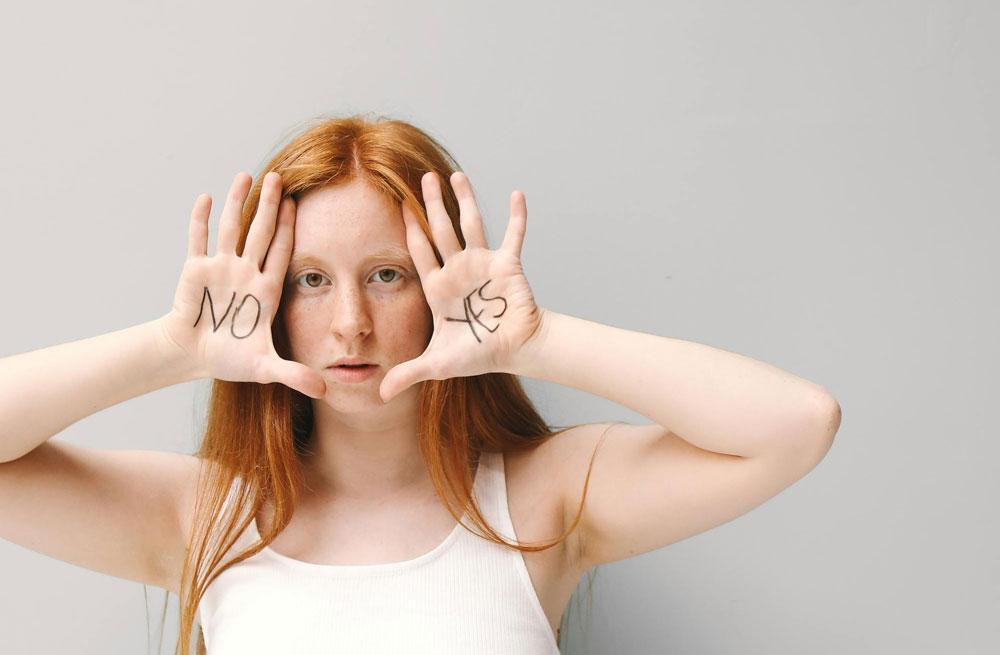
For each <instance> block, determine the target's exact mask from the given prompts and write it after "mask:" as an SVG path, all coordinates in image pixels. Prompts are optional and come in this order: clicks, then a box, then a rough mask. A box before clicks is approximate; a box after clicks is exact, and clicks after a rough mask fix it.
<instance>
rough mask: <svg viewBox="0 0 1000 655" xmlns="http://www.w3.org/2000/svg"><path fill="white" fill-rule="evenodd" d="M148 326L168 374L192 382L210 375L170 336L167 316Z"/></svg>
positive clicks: (178, 379)
mask: <svg viewBox="0 0 1000 655" xmlns="http://www.w3.org/2000/svg"><path fill="white" fill-rule="evenodd" d="M147 327H148V328H149V330H150V332H151V334H152V337H153V341H154V343H155V344H156V350H157V353H158V354H159V356H160V360H161V361H162V362H163V367H164V370H165V371H167V375H168V376H169V377H170V378H171V379H172V380H176V381H177V382H191V381H193V380H199V379H201V378H204V377H208V376H207V375H206V374H205V373H203V372H202V371H201V370H200V369H199V367H198V366H197V363H196V362H195V360H194V357H193V356H192V355H191V354H190V353H188V352H187V351H186V350H184V348H182V347H181V345H180V344H179V343H177V342H176V341H175V340H174V339H173V337H171V336H170V331H169V330H168V329H167V325H166V317H165V316H161V317H160V318H158V319H156V320H153V321H150V322H149V323H147Z"/></svg>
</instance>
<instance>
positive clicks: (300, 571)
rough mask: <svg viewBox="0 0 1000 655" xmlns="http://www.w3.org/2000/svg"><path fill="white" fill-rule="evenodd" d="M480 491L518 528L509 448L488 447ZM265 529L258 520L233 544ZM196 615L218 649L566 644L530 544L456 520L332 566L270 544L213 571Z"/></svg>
mask: <svg viewBox="0 0 1000 655" xmlns="http://www.w3.org/2000/svg"><path fill="white" fill-rule="evenodd" d="M473 492H474V493H475V494H476V499H477V501H478V502H479V504H480V511H481V512H482V513H483V515H484V517H485V518H486V519H487V521H488V522H489V524H490V525H491V526H493V528H494V529H495V530H496V531H497V532H499V533H500V534H501V535H502V536H504V537H505V538H506V539H507V540H508V541H512V540H514V539H515V538H516V534H515V532H514V527H513V524H512V522H511V519H510V511H509V508H508V505H507V485H506V477H505V475H504V462H503V455H502V454H501V453H483V454H482V456H481V458H480V462H479V465H478V469H477V470H476V476H475V481H474V484H473ZM462 523H464V524H465V525H467V526H469V527H470V528H472V527H473V524H472V522H471V520H469V519H468V517H467V516H463V517H462ZM258 534H259V533H258V532H257V526H256V521H254V522H252V523H251V524H250V526H249V527H248V530H247V532H245V533H244V534H243V535H241V536H240V541H238V542H237V543H236V545H235V546H234V549H235V550H234V551H231V552H234V553H235V552H239V550H242V549H243V548H244V546H246V545H249V544H250V543H252V542H253V541H255V540H256V539H258ZM198 617H199V621H200V622H201V625H202V627H203V630H204V632H205V644H206V647H207V651H208V655H255V654H258V653H259V654H260V655H264V654H266V655H275V654H277V653H282V654H294V655H312V654H314V653H315V654H317V655H319V654H320V653H322V654H324V655H340V654H350V655H362V654H364V655H369V654H370V655H378V654H381V653H386V654H389V653H391V654H392V655H399V654H400V653H407V654H408V655H420V654H424V653H426V654H428V655H429V654H431V653H433V654H434V655H451V654H454V655H459V654H460V655H470V654H472V653H475V654H477V655H515V654H516V655H552V654H553V653H556V654H558V653H559V647H558V645H557V643H556V640H555V637H554V635H553V634H552V629H551V628H550V627H549V622H548V619H547V618H546V616H545V612H544V610H543V609H542V605H541V603H540V602H539V600H538V596H537V595H536V594H535V590H534V587H533V586H532V583H531V578H530V576H529V575H528V569H527V567H526V566H525V562H524V558H523V557H522V556H521V553H520V552H519V551H516V550H511V549H509V548H507V547H505V546H501V545H499V544H495V543H493V542H490V541H487V540H485V539H483V538H482V537H479V536H477V535H475V534H472V533H470V532H469V531H467V530H466V529H465V528H464V527H462V526H461V525H458V524H456V525H455V529H454V530H453V531H452V532H451V533H450V534H449V535H448V537H447V538H446V539H445V540H444V541H443V542H441V543H440V544H439V545H438V546H436V547H435V548H434V549H432V550H431V551H429V552H427V553H424V554H423V555H421V556H419V557H417V558H415V559H411V560H406V561H403V562H390V563H386V564H372V565H346V566H345V565H336V566H331V565H324V564H312V563H309V562H303V561H300V560H296V559H292V558H290V557H286V556H284V555H280V554H279V553H277V552H275V551H273V550H271V549H270V548H265V549H264V550H262V551H261V552H259V553H257V554H256V555H254V556H253V557H250V558H248V559H246V560H244V561H242V562H240V563H239V564H236V565H235V566H232V567H230V568H229V569H227V570H226V571H224V572H223V573H222V574H221V575H220V576H219V577H217V578H216V579H215V580H214V581H212V584H211V585H210V586H209V587H208V589H207V590H206V592H205V595H204V596H203V597H202V600H201V604H200V605H199V608H198Z"/></svg>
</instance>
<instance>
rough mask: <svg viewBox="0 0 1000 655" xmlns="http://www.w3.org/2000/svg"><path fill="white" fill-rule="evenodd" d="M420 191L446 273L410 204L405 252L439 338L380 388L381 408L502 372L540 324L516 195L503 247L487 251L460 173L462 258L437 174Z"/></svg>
mask: <svg viewBox="0 0 1000 655" xmlns="http://www.w3.org/2000/svg"><path fill="white" fill-rule="evenodd" d="M421 184H422V186H423V192H424V204H425V205H426V207H427V217H428V222H429V224H430V229H431V234H432V235H433V238H434V243H435V245H437V248H438V252H440V253H441V258H442V259H443V260H444V265H443V266H439V265H438V263H437V258H436V257H435V256H434V250H433V248H432V246H431V243H430V241H428V239H427V235H426V234H425V233H424V231H423V229H422V228H421V227H420V223H419V222H418V219H417V217H416V216H415V215H414V214H413V212H412V211H411V210H410V208H409V207H407V206H406V203H403V206H402V211H403V221H404V222H405V223H406V246H407V249H408V250H409V251H410V255H411V256H412V257H413V263H414V264H415V265H416V267H417V273H418V274H419V276H420V284H421V286H422V287H423V291H424V297H425V298H426V299H427V304H428V305H430V308H431V312H432V314H433V316H434V332H433V334H432V335H431V340H430V343H429V344H428V345H427V348H426V349H425V350H424V352H423V353H422V354H421V355H420V356H419V357H417V358H416V359H411V360H410V361H407V362H403V363H401V364H398V365H396V366H394V367H393V368H392V369H390V370H389V372H388V373H386V375H385V377H384V378H383V379H382V384H381V386H380V387H379V395H380V396H381V397H382V400H383V401H384V402H388V401H389V400H390V399H391V398H393V397H394V396H395V395H396V394H398V393H399V392H401V391H403V390H404V389H406V388H407V387H409V386H411V385H413V384H415V383H417V382H420V381H421V380H445V379H448V378H454V377H468V376H472V375H481V374H483V373H489V372H493V371H505V370H506V369H507V367H508V366H509V364H510V362H511V361H512V360H513V358H514V356H515V355H516V354H517V353H518V352H520V350H521V349H522V348H523V347H524V346H525V344H527V343H528V342H529V341H530V340H531V339H533V338H534V337H535V336H536V334H537V333H538V332H539V327H540V326H541V324H542V317H543V310H540V309H539V308H538V306H537V305H536V304H535V299H534V295H533V294H532V292H531V287H529V286H528V280H527V279H526V278H525V277H524V273H523V271H522V268H521V246H522V244H523V242H524V232H525V223H526V221H527V216H528V210H527V206H526V204H525V200H524V194H523V193H521V192H520V191H514V192H513V193H511V195H510V219H509V221H508V223H507V232H506V234H505V235H504V240H503V243H502V244H501V246H500V248H498V249H497V250H490V249H489V246H488V245H487V243H486V236H485V234H484V232H483V222H482V217H481V216H480V214H479V209H478V208H477V206H476V200H475V197H474V196H473V194H472V187H471V186H470V184H469V179H468V178H467V177H466V176H465V174H464V173H462V172H456V173H454V174H453V175H452V176H451V184H452V187H453V188H454V189H455V195H456V196H457V197H458V202H459V206H460V208H461V211H460V217H459V220H460V223H461V226H462V234H463V236H464V237H465V243H466V247H465V249H464V250H463V249H462V248H461V244H460V243H459V241H458V237H457V236H456V235H455V230H454V228H453V227H452V224H451V220H450V219H449V218H448V214H447V212H446V211H445V208H444V203H443V202H442V200H441V186H440V184H439V181H438V176H437V174H435V173H427V174H426V175H424V177H423V178H422V180H421Z"/></svg>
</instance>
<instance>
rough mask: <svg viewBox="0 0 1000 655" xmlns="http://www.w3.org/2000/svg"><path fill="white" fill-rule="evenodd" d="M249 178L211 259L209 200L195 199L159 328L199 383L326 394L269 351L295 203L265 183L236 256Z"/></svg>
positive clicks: (233, 192)
mask: <svg viewBox="0 0 1000 655" xmlns="http://www.w3.org/2000/svg"><path fill="white" fill-rule="evenodd" d="M252 181H253V180H252V178H251V177H250V175H248V174H247V173H240V174H238V175H237V176H236V178H235V179H234V180H233V184H232V186H231V187H230V189H229V195H228V197H227V198H226V205H225V207H224V208H223V210H222V216H221V218H220V221H219V236H218V240H217V243H216V249H215V254H214V255H213V256H211V257H209V256H208V219H209V214H210V212H211V208H212V198H211V196H209V195H208V194H203V195H201V196H198V199H197V200H196V201H195V204H194V209H193V210H192V211H191V223H190V227H189V231H188V255H187V260H186V261H185V262H184V268H183V270H182V272H181V278H180V281H179V282H178V285H177V291H176V292H175V294H174V303H173V307H172V308H171V310H170V312H169V313H168V314H166V315H164V316H163V317H162V318H161V319H160V321H161V325H162V327H163V331H164V334H165V335H166V336H167V337H168V340H169V342H170V343H172V344H173V345H174V346H176V347H178V348H179V349H180V350H181V351H183V352H184V353H185V354H186V355H187V356H188V357H190V358H191V360H192V361H193V362H194V363H195V367H196V369H197V370H199V371H201V373H202V374H203V376H204V377H213V378H218V379H220V380H229V381H232V382H259V383H262V384H267V383H271V382H280V383H282V384H284V385H286V386H288V387H291V388H293V389H297V390H298V391H300V392H302V393H304V394H306V395H308V396H311V397H313V398H321V397H323V396H324V395H325V393H326V382H325V380H324V379H323V377H322V375H321V374H320V373H319V372H318V371H315V370H313V369H311V368H309V367H308V366H305V365H303V364H300V363H298V362H293V361H289V360H286V359H282V358H281V357H280V356H279V355H278V353H277V352H276V351H275V349H274V344H273V342H272V338H271V323H272V321H273V320H274V316H275V313H276V312H277V309H278V304H279V301H280V299H281V291H282V288H283V281H284V277H285V273H286V272H287V269H288V260H289V258H290V256H291V252H292V241H293V235H294V225H295V201H294V200H292V198H290V197H286V198H284V199H283V200H282V198H281V192H282V186H281V176H280V175H279V174H278V173H276V172H274V171H271V172H270V173H268V174H267V175H266V176H265V177H264V182H263V184H262V187H261V194H260V203H259V205H258V208H257V213H256V215H255V216H254V219H253V222H252V223H251V225H250V231H249V234H248V235H247V240H246V246H245V247H244V249H243V254H242V255H237V254H236V244H237V240H238V238H239V224H240V215H241V212H242V208H243V205H244V203H245V202H246V198H247V194H248V192H249V190H250V185H251V183H252Z"/></svg>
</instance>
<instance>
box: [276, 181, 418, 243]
mask: <svg viewBox="0 0 1000 655" xmlns="http://www.w3.org/2000/svg"><path fill="white" fill-rule="evenodd" d="M387 246H398V247H401V248H402V249H403V251H404V252H405V251H406V227H405V225H404V223H403V215H402V212H401V210H400V208H399V205H398V203H395V202H393V201H392V200H391V199H390V198H387V197H386V196H384V195H383V194H381V193H379V192H378V191H376V190H375V189H373V188H372V187H371V186H370V185H369V184H368V183H366V182H365V181H363V180H361V179H354V180H352V181H350V182H346V183H341V184H337V185H333V186H325V187H320V188H318V189H313V190H312V191H309V192H308V193H306V194H305V195H303V196H302V197H301V198H300V199H299V202H298V203H297V204H296V211H295V243H294V246H293V255H294V254H295V253H298V252H306V253H309V254H313V255H319V254H322V253H323V252H331V251H332V252H335V254H337V255H338V256H343V255H345V254H358V255H364V254H367V252H368V251H370V250H381V249H383V248H385V247H387Z"/></svg>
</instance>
